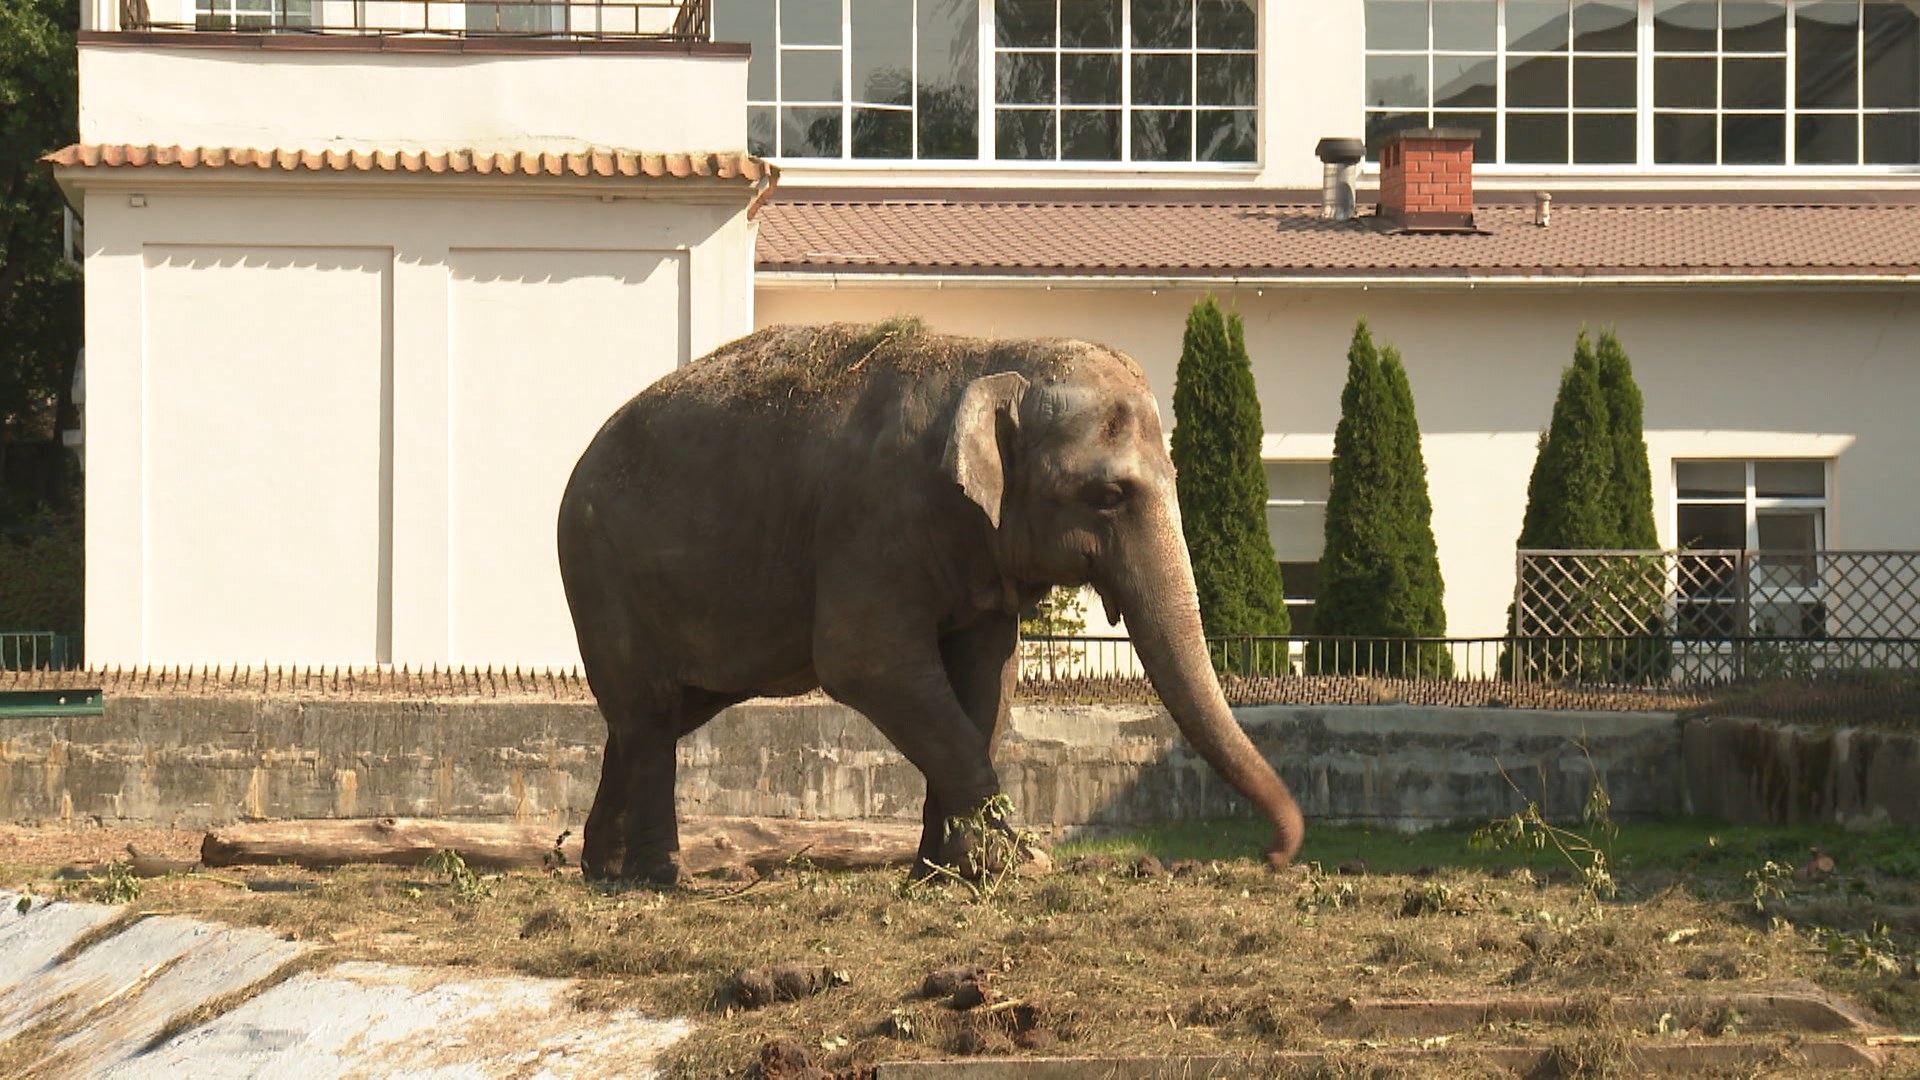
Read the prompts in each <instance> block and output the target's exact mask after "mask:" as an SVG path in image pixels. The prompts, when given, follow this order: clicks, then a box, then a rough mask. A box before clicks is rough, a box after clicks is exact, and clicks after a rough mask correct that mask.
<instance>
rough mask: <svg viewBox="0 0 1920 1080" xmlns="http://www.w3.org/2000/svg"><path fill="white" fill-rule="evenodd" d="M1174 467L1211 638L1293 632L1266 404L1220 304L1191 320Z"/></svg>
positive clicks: (1240, 333)
mask: <svg viewBox="0 0 1920 1080" xmlns="http://www.w3.org/2000/svg"><path fill="white" fill-rule="evenodd" d="M1173 418H1174V428H1173V447H1172V454H1173V463H1174V467H1175V468H1176V470H1177V471H1178V480H1177V481H1176V489H1177V491H1178V494H1179V499H1180V517H1181V520H1182V523H1183V527H1184V531H1185V534H1186V541H1187V550H1188V552H1189V553H1190V555H1191V556H1192V558H1193V577H1194V585H1195V587H1196V588H1197V590H1198V592H1199V597H1200V620H1201V623H1202V625H1203V626H1205V627H1206V631H1207V633H1208V634H1210V635H1213V636H1230V635H1242V634H1251V635H1284V634H1286V633H1287V632H1288V630H1289V625H1290V624H1289V620H1288V618H1287V605H1286V591H1285V589H1284V588H1283V587H1282V585H1281V581H1280V564H1279V563H1278V562H1277V561H1275V559H1274V557H1273V543H1272V541H1271V540H1270V539H1268V536H1267V513H1266V505H1267V477H1266V470H1265V468H1264V467H1263V466H1262V465H1261V463H1260V438H1261V435H1262V433H1263V431H1264V427H1263V425H1262V423H1261V420H1260V399H1259V394H1258V391H1257V390H1256V389H1255V387H1254V382H1253V361H1252V359H1251V358H1250V357H1249V356H1248V355H1247V347H1246V335H1245V332H1244V330H1243V328H1242V325H1241V321H1240V317H1239V315H1237V314H1236V315H1234V316H1232V317H1231V318H1227V317H1224V316H1222V315H1221V312H1220V306H1219V304H1217V303H1216V302H1215V301H1214V299H1213V297H1211V296H1209V297H1207V298H1206V299H1205V300H1202V301H1200V302H1199V303H1197V304H1195V305H1194V306H1193V310H1192V311H1191V312H1189V313H1188V314H1187V330H1186V336H1185V338H1184V340H1183V341H1182V343H1181V349H1180V365H1179V367H1178V368H1177V370H1176V373H1175V376H1174V389H1173Z"/></svg>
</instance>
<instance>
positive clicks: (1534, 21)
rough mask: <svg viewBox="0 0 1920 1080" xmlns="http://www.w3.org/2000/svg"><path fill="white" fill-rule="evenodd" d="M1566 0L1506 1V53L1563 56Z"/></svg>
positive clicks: (1566, 24)
mask: <svg viewBox="0 0 1920 1080" xmlns="http://www.w3.org/2000/svg"><path fill="white" fill-rule="evenodd" d="M1567 26H1568V22H1567V0H1507V50H1508V51H1509V52H1566V51H1567Z"/></svg>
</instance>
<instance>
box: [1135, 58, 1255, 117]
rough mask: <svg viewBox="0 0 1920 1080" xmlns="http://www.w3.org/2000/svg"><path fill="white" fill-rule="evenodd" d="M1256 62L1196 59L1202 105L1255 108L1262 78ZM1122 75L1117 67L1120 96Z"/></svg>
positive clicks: (1239, 59)
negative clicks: (1259, 82)
mask: <svg viewBox="0 0 1920 1080" xmlns="http://www.w3.org/2000/svg"><path fill="white" fill-rule="evenodd" d="M1254 60H1255V58H1254V56H1253V55H1252V54H1251V53H1238V54H1232V55H1226V56H1208V55H1201V56H1197V57H1195V58H1194V63H1195V64H1196V65H1198V69H1199V70H1198V75H1199V80H1200V104H1202V105H1240V106H1245V107H1248V108H1251V107H1252V106H1253V105H1254V104H1255V101H1254V99H1255V96H1256V95H1255V92H1254V90H1255V86H1256V84H1257V80H1258V78H1259V74H1258V70H1259V69H1258V65H1257V64H1256V63H1255V62H1254ZM1119 72H1120V68H1119V66H1118V65H1117V64H1116V65H1115V66H1114V79H1115V93H1116V95H1117V94H1118V91H1119ZM1116 100H1117V97H1116Z"/></svg>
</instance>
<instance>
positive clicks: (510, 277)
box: [82, 172, 752, 666]
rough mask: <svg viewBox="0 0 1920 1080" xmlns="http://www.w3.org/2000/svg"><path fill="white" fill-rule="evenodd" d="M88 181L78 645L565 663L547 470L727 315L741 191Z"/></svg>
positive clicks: (704, 342) (552, 483) (720, 326)
mask: <svg viewBox="0 0 1920 1080" xmlns="http://www.w3.org/2000/svg"><path fill="white" fill-rule="evenodd" d="M176 176H177V174H176ZM170 179H171V182H169V181H170ZM86 183H87V187H86V190H85V193H84V198H83V199H82V202H83V210H84V213H85V216H86V220H87V233H86V241H87V244H88V250H87V277H86V289H87V328H86V329H87V342H88V350H87V362H88V402H87V405H88V407H87V413H86V444H87V472H86V482H87V507H88V513H87V575H88V581H87V626H86V633H87V654H88V660H89V662H91V663H95V664H109V665H111V664H138V663H157V664H167V663H196V664H209V663H234V662H242V663H248V662H251V663H259V662H262V661H266V662H271V663H307V664H315V663H327V664H359V665H365V664H372V663H387V662H390V663H395V664H403V663H405V664H415V665H419V664H431V663H440V664H446V663H455V664H459V663H466V664H488V663H495V664H499V663H507V664H519V665H529V664H532V665H548V664H551V665H562V666H564V665H570V664H572V663H575V662H577V660H576V653H575V651H574V644H573V638H572V629H571V624H570V623H569V622H568V621H567V615H566V605H565V599H564V597H563V596H562V594H561V590H560V584H559V577H558V570H557V566H556V564H555V558H554V554H553V551H554V545H553V526H554V517H555V512H556V510H557V508H558V504H559V497H560V491H561V488H562V486H563V485H564V483H565V479H566V476H567V474H568V471H569V470H570V469H571V467H572V465H573V462H574V460H575V459H576V458H577V457H578V456H579V453H580V451H581V450H582V449H583V448H584V447H585V446H586V443H587V441H588V440H589V439H590V438H591V437H592V435H593V433H594V431H596V430H597V429H598V427H599V425H600V423H601V422H602V421H603V420H604V419H605V418H606V417H607V416H608V415H609V414H610V413H611V412H612V411H613V409H614V408H616V407H617V406H618V405H619V404H620V403H621V402H623V401H624V400H626V398H627V397H629V396H631V394H633V393H634V392H636V391H637V390H639V389H640V388H641V387H642V386H644V385H645V384H646V383H647V382H649V381H651V380H652V379H653V378H655V377H657V376H658V375H659V374H661V373H663V372H665V371H668V370H671V369H672V368H673V367H674V366H675V365H677V364H680V363H683V362H685V361H686V360H687V359H688V358H690V357H691V356H694V355H698V354H699V353H702V352H705V351H707V350H709V349H711V348H713V347H714V346H716V345H718V344H720V343H722V342H724V341H726V340H728V339H730V338H732V337H735V336H738V335H739V334H741V333H744V332H746V331H747V330H748V329H750V325H751V320H752V314H751V304H752V291H751V288H750V285H749V274H750V270H751V265H752V264H751V252H752V236H751V226H750V224H749V223H748V222H747V221H746V216H745V200H746V193H745V192H744V191H743V190H742V189H740V188H738V187H732V188H729V189H726V190H718V189H711V190H709V193H708V194H706V195H702V194H700V193H699V190H695V189H689V188H687V187H684V186H682V187H677V188H673V191H674V194H675V196H676V197H675V198H673V199H671V200H666V199H653V198H635V197H630V196H631V195H632V194H633V193H634V192H635V191H637V190H638V189H636V188H634V187H632V186H627V187H625V188H622V189H620V191H621V194H622V197H619V198H613V197H611V196H609V197H608V198H606V199H605V201H603V199H602V194H604V193H606V191H607V190H608V189H605V188H597V189H596V188H592V187H590V186H576V187H561V188H555V187H551V186H541V185H521V186H515V185H514V184H513V183H512V182H507V181H500V180H499V179H498V178H478V179H474V180H470V181H468V182H467V183H465V184H459V183H453V184H449V183H427V182H421V183H406V182H398V181H394V182H387V183H384V184H382V183H377V182H375V183H368V182H359V183H356V182H353V181H346V182H344V183H343V182H341V181H337V180H336V181H334V182H332V184H331V185H329V184H328V183H326V182H319V183H316V182H306V183H298V182H293V181H287V182H276V181H274V180H273V179H271V178H267V179H261V178H255V179H253V180H251V181H249V182H230V183H226V184H212V185H209V184H207V183H205V182H204V181H203V182H200V183H191V182H188V183H182V182H179V181H178V180H177V179H173V178H169V177H166V176H161V175H155V174H154V173H152V172H149V173H147V174H146V175H145V176H141V175H138V174H132V173H131V172H123V173H115V174H112V175H109V176H93V177H89V178H88V179H87V181H86Z"/></svg>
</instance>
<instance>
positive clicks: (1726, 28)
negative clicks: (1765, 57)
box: [1720, 0, 1787, 52]
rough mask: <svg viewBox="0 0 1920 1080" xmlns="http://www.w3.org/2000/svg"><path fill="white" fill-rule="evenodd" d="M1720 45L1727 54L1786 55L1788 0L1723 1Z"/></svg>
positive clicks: (1721, 6)
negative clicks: (1771, 53) (1783, 53)
mask: <svg viewBox="0 0 1920 1080" xmlns="http://www.w3.org/2000/svg"><path fill="white" fill-rule="evenodd" d="M1720 43H1721V44H1720V48H1721V49H1722V50H1724V51H1726V52H1785V51H1786V49H1787V0H1726V2H1725V3H1723V4H1721V5H1720Z"/></svg>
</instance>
